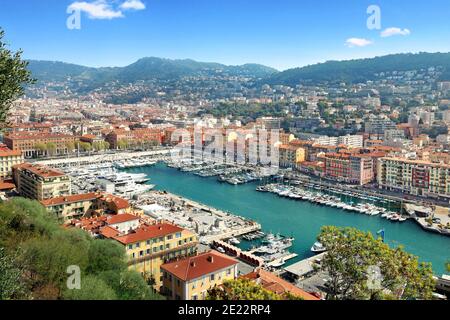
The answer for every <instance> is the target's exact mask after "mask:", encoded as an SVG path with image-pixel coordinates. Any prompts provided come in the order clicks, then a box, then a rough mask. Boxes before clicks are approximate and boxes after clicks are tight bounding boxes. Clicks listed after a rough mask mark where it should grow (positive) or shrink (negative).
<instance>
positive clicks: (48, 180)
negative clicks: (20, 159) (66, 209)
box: [13, 162, 71, 201]
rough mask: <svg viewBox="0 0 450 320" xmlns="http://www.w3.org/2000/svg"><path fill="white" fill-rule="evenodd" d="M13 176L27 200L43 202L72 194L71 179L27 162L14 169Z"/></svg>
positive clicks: (55, 171)
mask: <svg viewBox="0 0 450 320" xmlns="http://www.w3.org/2000/svg"><path fill="white" fill-rule="evenodd" d="M13 176H14V181H15V183H16V186H17V191H18V192H19V194H20V195H21V196H23V197H26V198H30V199H35V200H39V201H41V200H45V199H50V198H55V197H60V196H66V195H70V194H71V185H70V177H69V176H67V175H66V174H65V173H63V172H61V171H59V170H55V169H52V168H49V167H45V166H41V165H37V164H36V165H33V164H31V163H28V162H25V163H22V164H19V165H16V166H14V167H13Z"/></svg>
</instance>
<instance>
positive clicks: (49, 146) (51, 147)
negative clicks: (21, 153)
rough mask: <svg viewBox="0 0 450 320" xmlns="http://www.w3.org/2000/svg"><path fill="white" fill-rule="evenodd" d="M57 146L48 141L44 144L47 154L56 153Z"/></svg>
mask: <svg viewBox="0 0 450 320" xmlns="http://www.w3.org/2000/svg"><path fill="white" fill-rule="evenodd" d="M57 148H58V147H57V146H56V144H55V143H53V142H48V143H47V145H46V149H47V151H48V153H49V155H51V156H53V155H55V154H56V151H57Z"/></svg>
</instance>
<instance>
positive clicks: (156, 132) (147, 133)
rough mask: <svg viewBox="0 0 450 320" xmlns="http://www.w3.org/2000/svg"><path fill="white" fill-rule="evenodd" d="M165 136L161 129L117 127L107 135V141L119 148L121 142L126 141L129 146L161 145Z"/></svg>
mask: <svg viewBox="0 0 450 320" xmlns="http://www.w3.org/2000/svg"><path fill="white" fill-rule="evenodd" d="M163 138H164V134H163V131H162V130H161V129H151V128H140V129H134V130H129V129H115V130H113V131H112V132H110V133H109V134H108V135H107V136H106V138H105V141H107V142H108V143H109V146H110V148H111V149H117V148H119V147H120V144H121V142H124V143H126V144H127V145H128V146H130V145H134V146H140V145H142V146H144V145H148V144H155V145H161V144H162V143H163V140H164V139H163Z"/></svg>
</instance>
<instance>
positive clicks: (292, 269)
mask: <svg viewBox="0 0 450 320" xmlns="http://www.w3.org/2000/svg"><path fill="white" fill-rule="evenodd" d="M325 254H326V252H323V253H321V254H318V255H315V256H313V257H311V258H308V259H305V260H302V261H299V262H297V263H294V264H292V265H290V266H287V267H286V268H284V271H286V272H287V273H288V274H290V275H291V276H293V277H294V278H297V279H302V278H304V277H306V276H308V275H309V274H312V273H314V272H315V270H316V269H315V266H316V261H317V260H320V259H322V258H323V257H324V255H325Z"/></svg>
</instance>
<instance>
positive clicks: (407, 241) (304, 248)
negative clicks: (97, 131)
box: [126, 163, 450, 275]
mask: <svg viewBox="0 0 450 320" xmlns="http://www.w3.org/2000/svg"><path fill="white" fill-rule="evenodd" d="M126 171H127V172H131V173H146V174H147V175H148V176H149V177H150V179H151V180H150V181H149V182H148V183H149V184H156V186H157V187H156V189H157V190H166V191H168V192H171V193H174V194H177V195H180V196H183V197H185V198H188V199H191V200H194V201H197V202H201V203H203V204H205V205H208V206H211V207H215V208H218V209H221V210H224V211H228V212H231V213H233V214H236V215H240V216H243V217H247V218H250V219H253V220H255V221H257V222H259V223H261V225H262V228H263V231H264V232H266V233H268V232H272V233H280V234H282V235H284V236H293V237H294V238H295V241H294V245H293V247H292V248H291V249H290V251H291V252H295V253H297V254H298V257H297V258H295V259H292V260H290V261H289V262H288V263H287V264H286V265H289V264H291V263H294V262H296V261H298V260H301V259H304V258H308V257H310V256H312V253H311V252H310V248H311V246H312V245H313V243H314V242H315V241H316V237H317V235H318V234H319V232H320V229H321V227H322V226H326V225H333V226H339V227H355V228H358V229H360V230H364V231H370V232H372V233H373V234H376V232H378V231H379V230H381V229H384V230H385V240H386V242H387V243H388V244H389V245H391V246H399V245H401V246H403V247H404V248H405V250H406V251H408V252H410V253H412V254H414V255H417V256H418V257H419V259H420V261H423V262H431V263H432V265H433V271H434V272H435V274H437V275H441V274H443V273H444V272H445V263H446V262H447V261H449V260H450V238H449V237H446V236H442V235H439V234H434V233H430V232H426V231H424V230H422V229H421V228H420V227H419V226H418V225H417V224H416V223H415V222H414V221H406V222H404V223H396V222H391V221H388V220H386V219H382V218H380V216H367V215H364V214H358V213H351V212H348V211H344V210H341V209H336V208H331V207H324V206H319V205H316V204H313V203H309V202H304V201H296V200H290V199H287V198H281V197H279V196H277V195H275V194H271V193H261V192H257V191H256V187H257V184H255V183H249V184H245V185H237V186H233V185H230V184H228V183H220V182H218V181H217V178H216V177H211V178H202V177H199V176H196V175H194V174H190V173H184V172H180V171H178V170H176V169H173V168H169V167H167V166H166V165H164V164H162V163H158V164H157V165H155V166H146V167H138V168H132V169H126ZM242 244H243V245H244V246H248V245H249V244H248V243H245V240H242Z"/></svg>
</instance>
